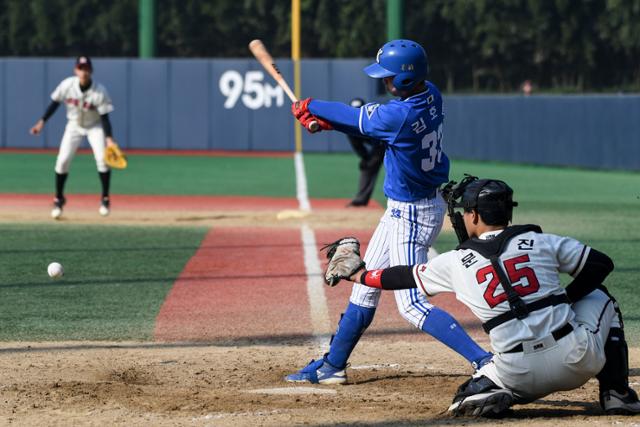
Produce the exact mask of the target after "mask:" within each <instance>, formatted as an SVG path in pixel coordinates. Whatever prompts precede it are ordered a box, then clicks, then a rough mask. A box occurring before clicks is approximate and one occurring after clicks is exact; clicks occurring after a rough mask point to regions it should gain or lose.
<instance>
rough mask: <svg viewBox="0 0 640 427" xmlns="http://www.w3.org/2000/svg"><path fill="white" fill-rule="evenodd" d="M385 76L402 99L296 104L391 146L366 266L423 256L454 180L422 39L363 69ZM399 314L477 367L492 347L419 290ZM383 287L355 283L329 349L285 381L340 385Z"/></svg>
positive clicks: (403, 297)
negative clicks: (444, 192)
mask: <svg viewBox="0 0 640 427" xmlns="http://www.w3.org/2000/svg"><path fill="white" fill-rule="evenodd" d="M364 71H365V73H367V74H368V75H369V76H371V77H373V78H379V79H383V81H384V84H385V86H386V88H387V91H388V92H389V93H391V94H392V95H394V96H397V97H398V99H395V100H392V101H390V102H388V103H386V104H377V103H369V104H366V105H363V106H362V107H360V108H353V107H351V106H349V105H346V104H342V103H339V102H328V101H320V100H312V99H311V98H308V99H305V100H304V101H300V102H297V103H295V104H293V106H292V112H293V114H294V116H295V117H296V119H298V121H300V122H301V123H302V125H303V126H305V128H308V124H309V123H310V122H311V121H314V120H315V121H317V122H318V124H319V125H320V130H330V129H335V130H338V131H340V132H344V133H347V134H352V135H358V136H365V137H369V138H371V139H375V140H379V141H381V143H383V144H384V145H385V147H386V151H385V158H384V166H385V169H386V176H385V182H384V193H385V195H386V196H387V198H388V202H387V210H386V212H385V214H384V216H383V217H382V218H381V219H380V223H379V224H378V227H377V228H376V231H375V233H374V235H373V237H372V238H371V241H370V243H369V247H368V248H367V252H366V254H365V256H364V261H365V262H366V265H367V269H368V270H374V269H380V268H386V267H390V266H395V265H413V264H419V263H425V262H426V261H427V253H428V250H429V247H430V246H431V245H432V244H433V242H434V240H435V238H436V237H437V235H438V233H439V232H440V230H441V228H442V223H443V221H444V216H445V212H446V204H445V202H444V200H443V199H442V196H441V195H440V192H439V190H438V188H439V186H440V185H441V184H443V183H445V182H447V181H448V179H449V159H448V158H447V155H446V154H445V153H444V152H443V147H442V124H443V118H444V116H443V110H442V97H441V95H440V91H439V90H438V88H437V87H436V86H435V85H434V84H433V83H431V82H429V81H426V80H425V79H426V76H427V71H428V62H427V55H426V53H425V51H424V49H423V48H422V46H420V45H419V44H418V43H416V42H413V41H411V40H393V41H390V42H388V43H386V44H385V45H384V46H382V48H381V49H380V50H379V51H378V54H377V56H376V62H375V63H373V64H371V65H369V66H368V67H366V68H365V69H364ZM395 297H396V302H397V305H398V310H399V311H400V314H401V315H402V316H403V317H404V318H405V319H407V321H409V322H410V323H411V324H413V325H414V326H416V327H418V328H420V329H421V330H423V331H424V332H426V333H428V334H430V335H432V336H433V337H435V338H436V339H438V340H440V341H441V342H443V343H444V344H446V345H447V346H449V347H450V348H452V349H453V350H455V351H456V352H458V353H459V354H461V355H462V356H463V357H464V358H466V359H467V360H468V361H469V362H471V363H472V365H474V367H478V366H480V365H482V364H483V363H484V362H485V361H488V360H490V358H491V354H490V353H487V352H486V351H484V350H483V349H482V348H480V347H479V346H478V345H477V344H476V343H475V342H474V341H473V340H472V339H471V338H470V337H469V336H468V335H467V333H466V332H465V331H464V329H463V328H462V326H461V325H460V324H459V323H458V322H457V321H456V320H455V319H454V318H453V317H451V316H450V315H449V314H448V313H446V312H445V311H443V310H441V309H439V308H438V307H435V306H433V305H432V304H430V303H429V302H428V301H427V299H426V297H425V296H424V295H423V294H421V293H419V292H417V291H416V289H408V290H398V291H395ZM379 299H380V290H379V289H377V288H369V287H366V286H363V285H361V284H359V283H354V286H353V290H352V293H351V297H350V301H349V305H348V306H347V309H346V310H345V313H344V315H343V316H342V319H341V320H340V323H339V324H338V328H337V330H336V333H335V335H334V336H333V338H332V340H331V345H330V349H329V352H328V353H326V354H325V355H324V356H323V357H322V358H321V359H319V360H312V361H311V363H309V365H307V366H306V367H305V368H303V369H302V370H300V371H299V372H296V373H295V374H291V375H288V376H287V377H286V379H287V381H291V382H311V383H320V384H342V383H345V382H346V381H347V374H346V370H345V369H346V366H347V360H348V358H349V356H350V354H351V352H352V351H353V349H354V348H355V346H356V344H357V343H358V340H359V339H360V336H361V335H362V333H363V332H364V331H365V330H366V328H367V327H368V326H369V324H370V323H371V321H372V320H373V316H374V314H375V310H376V307H377V305H378V301H379Z"/></svg>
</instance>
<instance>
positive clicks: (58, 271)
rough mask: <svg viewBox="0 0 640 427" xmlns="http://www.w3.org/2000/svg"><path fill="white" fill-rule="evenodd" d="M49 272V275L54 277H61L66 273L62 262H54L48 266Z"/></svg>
mask: <svg viewBox="0 0 640 427" xmlns="http://www.w3.org/2000/svg"><path fill="white" fill-rule="evenodd" d="M47 273H48V274H49V277H51V278H52V279H59V278H60V277H62V276H63V275H64V269H63V268H62V264H60V263H59V262H52V263H51V264H49V266H48V267H47Z"/></svg>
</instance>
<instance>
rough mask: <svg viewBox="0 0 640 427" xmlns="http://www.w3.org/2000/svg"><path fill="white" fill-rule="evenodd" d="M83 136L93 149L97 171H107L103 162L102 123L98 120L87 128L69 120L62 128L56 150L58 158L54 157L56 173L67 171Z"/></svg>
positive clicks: (103, 140)
mask: <svg viewBox="0 0 640 427" xmlns="http://www.w3.org/2000/svg"><path fill="white" fill-rule="evenodd" d="M85 136H86V137H87V140H88V141H89V145H91V149H92V150H93V157H94V158H95V160H96V167H97V168H98V172H107V171H108V170H109V167H108V166H107V164H106V163H105V162H104V149H105V144H106V141H105V136H104V130H103V129H102V124H101V123H100V122H98V123H97V124H95V125H93V126H91V127H89V128H85V127H82V126H80V125H78V124H77V123H76V122H73V121H69V122H67V126H66V127H65V129H64V135H63V136H62V142H61V143H60V150H59V151H58V158H57V159H56V167H55V171H56V173H59V174H65V173H68V172H69V167H70V166H71V161H72V160H73V156H74V155H75V154H76V151H78V147H80V144H81V143H82V139H83V138H84V137H85Z"/></svg>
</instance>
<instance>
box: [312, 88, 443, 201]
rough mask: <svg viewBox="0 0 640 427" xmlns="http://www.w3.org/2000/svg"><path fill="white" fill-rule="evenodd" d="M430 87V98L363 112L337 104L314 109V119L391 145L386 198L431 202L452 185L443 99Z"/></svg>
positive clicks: (315, 105) (420, 97)
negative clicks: (438, 190) (443, 187)
mask: <svg viewBox="0 0 640 427" xmlns="http://www.w3.org/2000/svg"><path fill="white" fill-rule="evenodd" d="M425 84H426V87H427V89H426V90H425V91H424V92H421V93H418V94H416V95H413V96H410V97H408V98H405V99H398V100H392V101H389V102H388V103H386V104H375V103H371V104H366V105H363V106H362V107H360V109H359V111H358V109H354V108H352V107H349V106H346V105H344V104H339V103H334V102H324V101H316V100H314V101H312V102H311V103H310V104H309V110H310V111H311V113H312V114H314V115H317V116H318V117H320V118H322V119H325V120H328V121H329V122H330V123H331V124H333V125H334V127H335V129H336V130H340V131H342V132H347V133H356V134H361V135H364V136H367V137H369V138H372V139H377V140H379V141H382V143H384V144H385V146H386V152H385V157H384V166H385V169H386V176H385V180H384V193H385V195H386V196H387V197H389V198H391V199H394V200H398V201H401V202H413V201H416V200H420V199H424V198H426V197H431V196H433V194H434V192H435V190H436V188H438V187H439V186H440V185H441V184H442V183H445V182H447V181H448V180H449V159H448V158H447V156H446V154H444V152H443V151H442V122H443V118H444V113H443V110H442V96H441V95H440V91H439V90H438V88H437V87H436V86H435V85H434V84H432V83H431V82H425ZM336 104H338V105H339V106H338V105H336ZM350 110H351V111H350Z"/></svg>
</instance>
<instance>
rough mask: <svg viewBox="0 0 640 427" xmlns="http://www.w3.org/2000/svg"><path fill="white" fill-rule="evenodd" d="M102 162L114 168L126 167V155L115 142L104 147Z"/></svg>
mask: <svg viewBox="0 0 640 427" xmlns="http://www.w3.org/2000/svg"><path fill="white" fill-rule="evenodd" d="M104 162H105V163H106V164H107V166H109V167H110V168H114V169H124V168H126V167H127V157H126V156H125V155H124V153H123V152H122V150H121V149H120V147H118V144H116V143H113V144H111V145H107V148H105V150H104Z"/></svg>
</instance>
